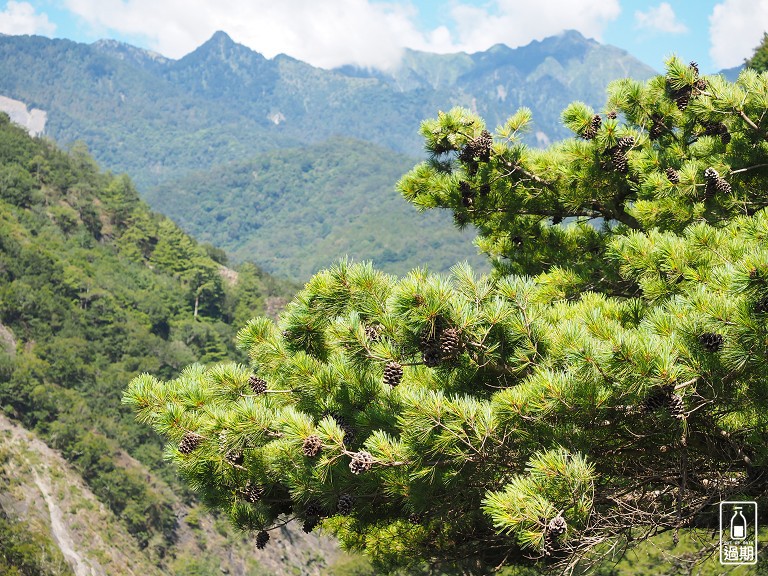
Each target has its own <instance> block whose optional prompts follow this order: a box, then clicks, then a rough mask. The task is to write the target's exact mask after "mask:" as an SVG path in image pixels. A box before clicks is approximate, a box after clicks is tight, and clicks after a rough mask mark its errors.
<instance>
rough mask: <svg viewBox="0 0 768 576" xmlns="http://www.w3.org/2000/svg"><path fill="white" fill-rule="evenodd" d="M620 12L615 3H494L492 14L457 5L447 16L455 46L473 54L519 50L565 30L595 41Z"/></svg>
mask: <svg viewBox="0 0 768 576" xmlns="http://www.w3.org/2000/svg"><path fill="white" fill-rule="evenodd" d="M620 12H621V7H620V6H619V1H618V0H496V1H495V2H493V6H492V10H488V9H485V8H480V7H477V6H473V5H469V4H457V5H455V6H454V7H453V8H452V10H451V15H452V17H453V18H454V20H455V22H456V28H457V33H458V45H459V46H461V48H462V49H463V50H467V51H469V52H473V51H477V50H484V49H486V48H488V47H489V46H491V45H492V44H496V43H503V44H507V45H509V46H512V47H517V46H522V45H524V44H527V43H529V42H530V41H531V40H541V39H542V38H545V37H547V36H551V35H553V34H558V33H559V32H562V31H563V30H567V29H572V30H578V31H579V32H581V33H582V34H584V36H587V37H590V38H595V39H598V40H599V39H600V38H601V36H602V32H603V29H604V28H605V26H606V25H607V24H608V23H609V22H611V21H612V20H615V19H616V18H618V16H619V13H620Z"/></svg>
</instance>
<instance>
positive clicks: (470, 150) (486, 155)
mask: <svg viewBox="0 0 768 576" xmlns="http://www.w3.org/2000/svg"><path fill="white" fill-rule="evenodd" d="M492 145H493V137H492V136H491V133H490V132H488V131H487V130H483V131H482V132H481V133H480V136H478V137H477V138H473V139H472V140H470V141H469V142H467V143H466V144H465V145H464V148H462V149H461V152H459V160H460V161H461V162H463V163H464V164H467V166H468V167H469V168H470V173H474V171H475V170H477V162H478V160H479V161H480V162H488V161H489V160H490V159H491V146H492Z"/></svg>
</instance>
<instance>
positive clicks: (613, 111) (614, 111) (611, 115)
mask: <svg viewBox="0 0 768 576" xmlns="http://www.w3.org/2000/svg"><path fill="white" fill-rule="evenodd" d="M606 116H607V117H608V118H610V119H611V120H616V118H617V117H618V114H617V113H616V110H611V111H610V112H608V114H606Z"/></svg>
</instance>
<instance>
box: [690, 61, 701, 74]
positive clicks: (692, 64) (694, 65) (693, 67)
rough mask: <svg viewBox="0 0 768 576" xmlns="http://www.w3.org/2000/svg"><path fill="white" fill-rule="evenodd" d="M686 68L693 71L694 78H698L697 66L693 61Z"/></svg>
mask: <svg viewBox="0 0 768 576" xmlns="http://www.w3.org/2000/svg"><path fill="white" fill-rule="evenodd" d="M688 68H690V69H691V70H693V74H694V76H696V77H698V76H699V65H698V64H697V63H696V62H695V61H691V63H690V64H688Z"/></svg>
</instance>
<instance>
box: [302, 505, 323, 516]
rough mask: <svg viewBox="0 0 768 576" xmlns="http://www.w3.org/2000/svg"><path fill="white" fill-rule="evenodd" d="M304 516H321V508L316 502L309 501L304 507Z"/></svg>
mask: <svg viewBox="0 0 768 576" xmlns="http://www.w3.org/2000/svg"><path fill="white" fill-rule="evenodd" d="M304 516H306V517H307V518H322V516H323V510H322V508H320V506H319V505H318V504H317V502H309V503H307V505H306V506H305V507H304Z"/></svg>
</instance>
